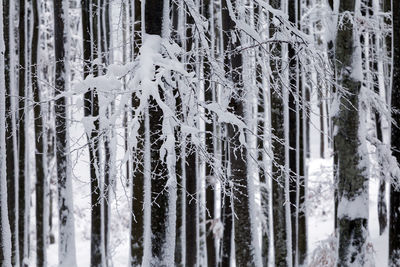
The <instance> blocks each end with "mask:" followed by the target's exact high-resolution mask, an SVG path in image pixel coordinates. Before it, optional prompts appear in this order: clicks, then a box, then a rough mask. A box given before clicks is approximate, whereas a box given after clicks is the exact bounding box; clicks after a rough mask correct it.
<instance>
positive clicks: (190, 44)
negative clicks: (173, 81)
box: [185, 7, 199, 267]
mask: <svg viewBox="0 0 400 267" xmlns="http://www.w3.org/2000/svg"><path fill="white" fill-rule="evenodd" d="M187 9H188V11H189V7H187ZM190 12H194V10H190ZM193 25H194V19H193V17H192V15H191V13H189V12H188V13H187V16H186V51H187V52H188V53H189V58H188V59H187V60H188V64H187V71H188V72H193V71H195V64H196V62H195V57H194V55H193V54H192V51H193V50H194V49H195V47H196V45H195V41H194V34H195V33H194V31H193V29H194V26H193ZM185 112H188V111H185ZM186 147H187V148H186V152H185V155H186V166H185V177H186V244H185V246H186V257H185V258H186V266H188V267H189V266H196V264H197V254H198V253H197V251H198V246H197V244H198V240H197V237H198V231H199V229H198V221H199V218H198V210H197V201H198V200H199V195H198V194H197V165H196V156H197V155H196V154H197V153H196V149H195V148H196V147H195V146H194V145H192V144H191V142H190V138H187V140H186Z"/></svg>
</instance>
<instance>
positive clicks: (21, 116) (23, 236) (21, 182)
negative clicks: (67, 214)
mask: <svg viewBox="0 0 400 267" xmlns="http://www.w3.org/2000/svg"><path fill="white" fill-rule="evenodd" d="M25 11H26V10H25V0H20V1H19V25H18V29H19V73H18V79H19V82H18V86H19V98H18V160H19V163H18V172H19V173H18V240H19V262H20V265H21V266H26V264H25V262H27V260H28V259H26V261H25V257H27V255H28V252H27V251H26V249H27V244H28V239H29V238H28V234H27V233H26V231H27V226H28V222H27V221H26V213H27V207H26V202H27V200H26V191H27V188H28V184H27V181H28V179H27V177H26V176H25V171H26V166H25V160H26V151H25V149H26V148H25V114H26V108H25V101H26V97H27V95H28V94H27V88H26V83H25V79H26V68H27V66H26V60H25V57H26V48H25V42H26V38H25V37H26V36H25V35H26V29H25V28H26V25H25V23H26V22H25V14H26V12H25Z"/></svg>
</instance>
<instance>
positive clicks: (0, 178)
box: [0, 2, 11, 267]
mask: <svg viewBox="0 0 400 267" xmlns="http://www.w3.org/2000/svg"><path fill="white" fill-rule="evenodd" d="M6 8H7V7H6ZM6 13H8V12H6ZM3 15H4V14H3V5H2V2H1V3H0V23H3V22H4V20H3ZM5 17H6V18H8V16H5ZM5 25H7V26H8V22H7V23H6V24H5ZM0 35H1V37H0V71H1V72H2V73H1V75H0V79H1V80H0V265H1V266H7V267H8V266H11V234H10V225H9V221H8V207H7V201H8V200H7V162H6V161H7V154H6V149H7V146H6V137H7V133H6V127H7V125H6V120H7V119H6V113H8V111H7V112H6V109H5V107H6V91H7V89H6V83H5V80H4V78H5V77H4V74H5V72H6V71H5V68H6V67H5V64H6V60H5V43H4V24H2V25H1V26H0ZM7 63H8V64H9V62H7ZM8 86H9V84H8Z"/></svg>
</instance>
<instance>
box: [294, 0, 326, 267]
mask: <svg viewBox="0 0 400 267" xmlns="http://www.w3.org/2000/svg"><path fill="white" fill-rule="evenodd" d="M302 8H303V7H302V1H301V0H299V1H297V21H296V22H297V28H298V29H299V30H302V27H301V20H300V19H299V18H301V17H302ZM302 72H303V68H302V65H301V64H300V62H299V63H298V73H297V75H298V76H297V77H298V86H297V92H296V93H297V96H298V97H299V100H298V102H297V105H296V113H297V115H296V123H297V134H296V135H297V137H296V138H297V144H296V150H297V155H296V157H297V160H296V164H297V166H296V169H297V175H296V176H297V188H296V192H297V193H296V195H297V200H296V202H297V215H296V217H297V218H296V219H297V229H296V231H297V257H298V258H297V262H298V265H299V266H305V265H306V264H307V261H306V260H307V251H308V250H307V246H308V244H307V243H308V234H307V202H306V199H307V194H306V190H307V177H308V173H307V169H306V164H305V159H306V156H307V153H306V145H307V143H308V140H307V139H306V135H305V132H306V127H307V125H306V120H307V117H308V115H307V109H306V106H307V102H306V100H305V92H304V91H305V85H304V81H303V79H302V78H303V77H304V76H303V75H302ZM321 89H322V88H321Z"/></svg>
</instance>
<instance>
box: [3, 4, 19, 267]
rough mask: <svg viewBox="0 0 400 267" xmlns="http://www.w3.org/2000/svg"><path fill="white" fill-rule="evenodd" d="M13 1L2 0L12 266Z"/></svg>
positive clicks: (14, 226)
mask: <svg viewBox="0 0 400 267" xmlns="http://www.w3.org/2000/svg"><path fill="white" fill-rule="evenodd" d="M13 5H15V3H14V2H13V1H11V3H10V0H4V1H3V11H4V15H3V20H4V22H3V30H4V44H5V52H4V83H5V89H6V100H5V101H6V102H5V108H6V128H5V129H6V159H7V206H8V218H9V222H10V230H11V263H12V265H13V266H15V265H17V262H18V236H17V218H18V209H17V207H18V205H17V199H18V197H17V196H18V190H16V189H17V188H16V187H17V184H18V183H17V182H18V181H17V177H18V176H17V175H18V171H17V170H16V169H15V163H16V162H15V157H16V156H17V155H16V151H17V148H16V147H15V138H16V137H15V136H14V126H15V115H16V113H15V109H14V105H13V104H14V103H15V102H14V101H13V97H12V95H13V94H15V93H16V92H15V88H14V85H15V83H14V80H13V78H14V75H13V74H12V73H13V72H14V68H15V66H14V64H13V60H14V47H13V45H12V43H14V34H13V32H14V29H13V26H12V25H13V23H12V21H11V20H10V18H12V17H13V14H12V12H11V10H13V7H11V6H13Z"/></svg>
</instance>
